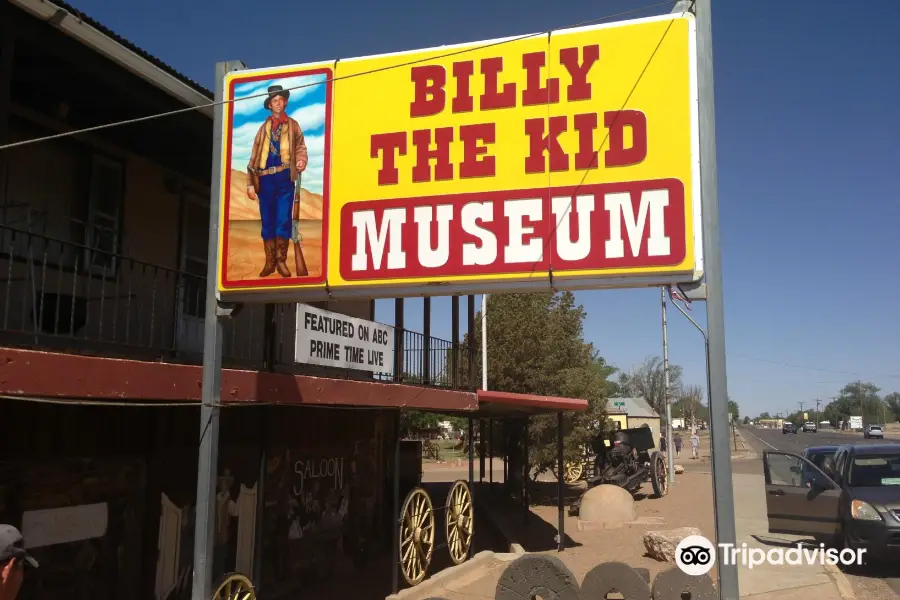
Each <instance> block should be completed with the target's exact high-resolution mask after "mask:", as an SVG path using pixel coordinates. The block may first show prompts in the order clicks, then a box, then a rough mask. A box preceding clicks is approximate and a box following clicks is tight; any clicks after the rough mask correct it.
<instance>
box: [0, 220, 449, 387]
mask: <svg viewBox="0 0 900 600" xmlns="http://www.w3.org/2000/svg"><path fill="white" fill-rule="evenodd" d="M198 270H199V269H198ZM205 307H206V275H205V273H203V274H200V273H196V272H195V273H191V272H189V271H186V270H179V269H172V268H169V267H163V266H160V265H157V264H152V263H150V262H146V261H142V260H137V259H134V258H130V257H127V256H124V255H122V254H118V253H115V252H110V251H107V250H102V249H98V248H91V247H89V246H87V245H85V244H82V243H78V242H75V241H67V240H62V239H58V238H55V237H49V236H46V235H43V234H39V233H33V232H28V231H23V230H21V229H16V228H13V227H10V226H8V225H0V343H2V344H3V345H7V346H18V347H27V348H35V349H46V350H56V351H62V352H78V353H85V354H98V355H105V356H121V357H128V358H136V359H143V360H172V361H176V362H188V363H199V362H200V359H201V357H202V352H203V321H204V315H205ZM273 309H274V313H272V312H269V314H268V315H267V309H266V306H265V305H262V304H247V305H246V306H244V307H243V309H242V310H241V311H239V312H238V313H237V315H236V316H235V317H234V318H232V319H229V320H226V321H225V322H224V325H223V327H224V336H223V337H224V339H223V357H224V360H225V361H226V363H228V364H234V365H241V366H248V367H255V368H261V367H262V365H263V364H264V361H265V357H266V353H267V348H266V346H267V340H266V331H267V329H269V331H271V332H273V333H274V335H275V338H274V340H273V341H272V348H271V349H272V350H274V355H273V360H274V361H275V363H276V364H279V365H281V366H285V367H287V366H290V367H291V369H293V370H297V369H300V370H301V371H302V366H299V367H298V366H297V365H296V364H295V361H294V341H295V331H296V325H295V323H296V313H297V304H296V303H282V304H276V305H274V307H273ZM267 319H271V320H272V326H271V327H269V326H268V321H267ZM397 335H398V336H400V337H401V338H402V350H401V352H400V356H401V357H402V366H401V370H400V373H401V376H400V377H399V378H395V377H394V376H393V369H391V370H390V371H389V372H387V373H380V374H376V375H375V378H376V379H379V380H390V381H394V380H398V379H399V381H401V382H403V383H408V384H418V385H434V386H440V387H463V386H464V383H465V382H464V381H463V380H462V378H461V377H459V376H458V373H459V368H457V369H456V370H455V372H456V373H457V376H454V375H453V373H454V369H453V368H452V365H453V364H454V361H453V358H452V356H453V347H454V345H453V343H452V342H449V341H447V340H442V339H439V338H434V337H432V338H429V339H428V340H426V339H425V337H424V336H423V335H422V334H421V333H417V332H414V331H407V330H398V331H397ZM458 348H459V345H457V361H456V363H455V364H456V365H457V367H459V365H461V364H462V360H464V359H463V357H462V356H461V355H460V354H459V351H458ZM363 375H364V376H367V377H368V376H370V375H367V374H363ZM337 376H341V375H340V374H337ZM359 376H360V374H357V377H356V378H359Z"/></svg>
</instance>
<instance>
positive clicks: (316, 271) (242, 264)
mask: <svg viewBox="0 0 900 600" xmlns="http://www.w3.org/2000/svg"><path fill="white" fill-rule="evenodd" d="M300 233H301V234H302V235H303V257H304V258H305V259H306V266H307V268H308V269H309V276H310V277H317V276H319V275H320V274H321V273H322V221H318V220H304V221H300ZM265 263H266V255H265V252H263V243H262V237H260V221H258V220H257V221H250V220H246V221H229V223H228V256H227V257H226V263H225V264H226V266H227V269H228V279H230V280H248V279H250V280H255V279H259V277H257V275H258V274H259V272H260V270H261V269H262V268H263V265H265ZM287 263H288V269H290V271H291V274H292V275H293V274H295V273H294V248H293V243H292V244H291V248H290V249H289V250H288V261H287ZM266 279H276V280H278V279H281V276H280V275H278V273H273V274H272V275H270V276H269V277H267V278H266Z"/></svg>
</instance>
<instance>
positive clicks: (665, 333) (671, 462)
mask: <svg viewBox="0 0 900 600" xmlns="http://www.w3.org/2000/svg"><path fill="white" fill-rule="evenodd" d="M659 295H660V298H661V299H662V338H663V378H664V381H663V399H664V400H665V402H666V458H667V459H668V471H669V483H675V455H674V454H673V453H672V401H671V399H670V398H669V324H668V322H667V320H666V288H664V287H661V288H659Z"/></svg>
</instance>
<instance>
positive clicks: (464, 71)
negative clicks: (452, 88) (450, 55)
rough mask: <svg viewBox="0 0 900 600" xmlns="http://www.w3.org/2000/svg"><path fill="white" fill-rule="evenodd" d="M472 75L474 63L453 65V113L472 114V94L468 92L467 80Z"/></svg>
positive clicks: (473, 102)
mask: <svg viewBox="0 0 900 600" xmlns="http://www.w3.org/2000/svg"><path fill="white" fill-rule="evenodd" d="M474 73H475V62H474V61H471V60H467V61H465V62H455V63H453V77H454V78H455V79H456V96H455V97H454V98H453V112H455V113H461V112H472V110H473V108H474V106H475V99H474V98H472V92H470V91H469V80H470V79H471V78H472V75H473V74H474Z"/></svg>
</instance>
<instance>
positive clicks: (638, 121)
mask: <svg viewBox="0 0 900 600" xmlns="http://www.w3.org/2000/svg"><path fill="white" fill-rule="evenodd" d="M603 123H604V125H606V126H607V127H608V128H609V149H608V150H607V151H606V156H605V161H606V166H607V167H624V166H627V165H636V164H637V163H639V162H641V161H642V160H644V159H645V158H647V115H645V114H644V113H642V112H641V111H639V110H619V111H612V112H608V113H605V114H604V115H603ZM626 127H630V128H631V140H632V141H631V147H630V148H626V147H625V128H626Z"/></svg>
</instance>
